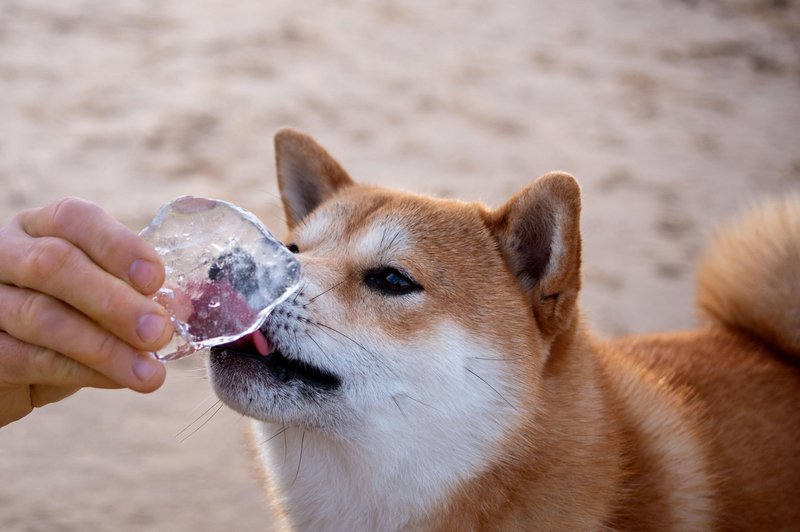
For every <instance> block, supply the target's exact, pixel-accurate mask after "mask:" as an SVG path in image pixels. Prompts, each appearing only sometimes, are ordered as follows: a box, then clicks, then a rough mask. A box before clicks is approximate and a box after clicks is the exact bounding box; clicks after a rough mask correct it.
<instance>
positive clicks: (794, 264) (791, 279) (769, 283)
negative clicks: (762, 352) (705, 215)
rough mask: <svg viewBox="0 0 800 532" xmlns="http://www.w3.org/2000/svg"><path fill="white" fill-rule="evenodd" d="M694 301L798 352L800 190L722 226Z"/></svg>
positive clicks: (702, 270)
mask: <svg viewBox="0 0 800 532" xmlns="http://www.w3.org/2000/svg"><path fill="white" fill-rule="evenodd" d="M697 303H698V305H699V306H700V308H701V309H702V310H703V311H704V312H705V313H706V314H707V315H709V316H710V317H711V318H712V319H713V320H717V321H720V322H722V323H725V324H727V325H731V326H734V327H737V328H741V329H745V330H747V331H749V332H751V333H753V334H755V335H757V336H758V337H760V338H762V339H764V340H766V341H767V342H769V343H771V344H773V345H774V346H777V347H779V348H780V349H782V350H784V351H786V352H788V353H792V354H795V355H800V193H795V194H792V195H790V196H788V197H786V198H784V199H781V200H777V201H773V202H770V203H767V204H765V205H763V206H761V207H760V208H758V209H756V210H754V211H753V212H751V213H749V214H748V215H746V216H745V217H743V218H742V219H740V220H737V221H735V222H733V223H731V224H729V225H727V226H724V227H722V228H721V230H720V231H719V232H718V234H717V236H716V238H715V239H714V241H713V243H712V245H711V247H710V249H709V251H708V253H707V254H706V256H705V258H704V259H703V261H702V262H701V264H700V269H699V272H698V293H697Z"/></svg>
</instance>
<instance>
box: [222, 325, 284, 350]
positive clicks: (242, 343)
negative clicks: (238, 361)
mask: <svg viewBox="0 0 800 532" xmlns="http://www.w3.org/2000/svg"><path fill="white" fill-rule="evenodd" d="M229 345H230V346H231V347H233V348H235V349H239V350H241V351H250V350H252V349H255V350H256V352H257V353H258V354H259V355H261V356H267V355H269V354H271V353H272V352H274V351H275V346H274V345H272V344H271V343H270V342H269V340H268V339H267V337H266V336H264V333H263V332H261V330H259V329H256V331H255V332H253V333H250V334H249V335H247V336H244V337H242V338H239V339H238V340H235V341H233V342H231V343H230V344H229Z"/></svg>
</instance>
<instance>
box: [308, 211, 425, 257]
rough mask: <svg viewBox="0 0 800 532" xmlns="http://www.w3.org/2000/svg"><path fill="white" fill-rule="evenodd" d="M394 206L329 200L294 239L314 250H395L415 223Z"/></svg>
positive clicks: (312, 215)
mask: <svg viewBox="0 0 800 532" xmlns="http://www.w3.org/2000/svg"><path fill="white" fill-rule="evenodd" d="M394 207H397V205H393V204H392V202H390V201H360V202H358V201H348V200H339V201H333V202H330V203H328V204H325V205H323V206H322V207H321V208H319V209H317V210H316V211H314V212H313V213H312V214H311V215H310V216H308V217H307V218H306V219H305V220H304V221H303V223H302V224H301V225H300V226H299V227H298V228H297V236H298V238H299V239H302V241H303V242H304V243H305V244H306V245H308V246H312V247H314V248H315V249H326V248H337V247H341V246H342V245H345V246H346V247H347V248H348V249H349V250H350V252H353V251H354V250H355V251H357V252H360V253H363V254H365V255H369V256H375V255H380V254H384V253H386V252H388V251H391V250H398V249H401V248H402V247H403V246H405V245H406V244H407V243H408V241H409V229H408V228H409V225H410V224H415V223H416V224H418V223H419V220H411V219H410V218H409V217H408V215H407V213H404V212H403V209H397V208H394Z"/></svg>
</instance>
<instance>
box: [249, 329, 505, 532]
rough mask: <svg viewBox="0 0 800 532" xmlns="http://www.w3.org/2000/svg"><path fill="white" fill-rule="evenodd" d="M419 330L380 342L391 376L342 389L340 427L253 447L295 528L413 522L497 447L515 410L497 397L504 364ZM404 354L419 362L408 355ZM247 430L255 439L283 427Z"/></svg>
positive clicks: (389, 526) (471, 343)
mask: <svg viewBox="0 0 800 532" xmlns="http://www.w3.org/2000/svg"><path fill="white" fill-rule="evenodd" d="M420 336H424V337H425V338H426V339H424V340H420V339H417V340H415V341H414V342H409V343H405V344H402V345H399V344H394V345H384V346H382V348H381V349H380V356H381V358H382V359H383V360H384V362H386V363H387V364H390V366H391V368H392V371H393V372H396V375H397V377H398V378H391V377H390V375H384V376H382V377H381V378H380V379H379V381H378V382H374V383H369V384H370V386H369V387H368V388H361V389H359V388H348V392H347V397H346V398H345V402H347V403H349V404H350V405H353V407H354V411H355V414H356V419H354V420H352V422H350V423H347V426H345V427H344V428H342V427H339V429H338V430H337V431H336V433H335V434H332V433H327V432H324V431H315V430H308V429H303V428H300V427H298V428H291V429H289V430H288V431H287V433H286V438H285V439H284V437H283V435H280V436H277V437H275V438H273V439H272V440H270V441H269V442H268V443H267V444H265V445H264V446H262V448H261V458H262V460H263V461H264V464H265V466H266V469H267V471H268V472H269V475H270V480H271V481H272V482H274V483H276V485H277V486H278V487H279V488H280V489H279V490H278V491H279V492H281V493H282V495H283V505H284V508H285V509H286V510H288V513H289V515H291V516H292V517H293V525H294V526H295V527H297V528H298V529H300V530H399V529H403V528H405V527H411V528H413V527H414V522H415V520H417V519H420V518H422V517H423V516H425V514H426V512H428V511H430V510H431V508H432V507H434V506H435V505H436V504H437V503H440V502H441V501H442V500H443V498H444V497H445V496H446V495H447V494H448V493H449V492H450V491H451V490H453V489H454V488H455V487H456V486H457V485H458V482H459V481H460V480H464V479H467V478H469V477H470V476H472V475H475V474H477V473H478V472H479V471H480V469H481V467H482V466H484V465H485V464H487V463H489V462H490V461H491V459H492V458H493V457H494V456H496V455H497V454H498V453H499V452H500V449H499V447H498V444H499V442H500V440H501V439H502V438H503V437H504V435H506V434H507V433H508V431H509V430H512V428H513V427H514V426H515V424H516V422H517V421H518V420H519V414H520V412H518V411H517V410H515V409H514V408H513V407H512V406H510V405H509V404H508V403H506V400H508V401H509V402H510V403H512V404H514V403H515V399H514V398H515V397H517V396H518V391H517V389H515V384H514V383H513V382H509V380H508V379H507V378H503V377H502V375H503V374H504V373H506V372H505V371H503V365H504V364H506V363H505V362H503V361H497V360H476V359H475V358H474V356H475V354H476V353H481V357H484V358H486V357H491V356H492V355H491V349H490V348H489V346H488V345H486V344H485V343H483V342H481V341H480V340H479V339H476V338H471V337H470V335H468V334H467V333H466V332H465V331H463V330H460V329H459V328H458V327H457V325H456V324H454V323H447V324H443V325H442V326H441V327H440V328H439V329H438V330H437V331H435V332H433V334H429V335H420ZM413 353H417V354H418V356H420V357H424V358H425V361H424V363H420V361H419V360H416V361H414V360H411V359H412V358H413V356H411V355H412V354H413ZM487 353H488V355H487ZM343 355H344V356H343V357H342V358H349V355H350V353H344V354H343ZM497 356H498V357H499V356H500V355H497ZM356 358H358V357H356ZM343 365H344V364H343ZM458 368H461V370H459V369H458ZM466 368H469V369H470V370H472V371H473V372H474V373H476V374H478V375H480V376H481V377H482V378H483V379H485V380H486V381H487V382H488V383H490V384H491V386H492V387H494V388H495V389H494V390H493V389H492V388H491V387H489V385H487V384H486V383H484V382H483V381H481V380H480V379H479V378H478V377H476V376H475V375H474V374H472V373H470V372H469V371H467V370H466ZM343 376H344V379H345V380H346V379H347V378H348V373H347V372H345V373H343ZM499 394H502V396H503V397H505V399H503V397H501V396H500V395H499ZM256 428H257V431H258V433H259V436H260V437H261V439H262V441H263V440H266V439H267V438H269V437H270V436H272V435H274V434H276V433H277V432H279V431H280V430H282V425H281V424H280V423H277V424H276V423H257V424H256ZM301 447H302V461H301V457H300V454H301Z"/></svg>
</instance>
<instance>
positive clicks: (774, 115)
mask: <svg viewBox="0 0 800 532" xmlns="http://www.w3.org/2000/svg"><path fill="white" fill-rule="evenodd" d="M799 4H800V3H799V2H797V1H795V0H724V1H723V0H719V1H715V0H682V1H680V0H653V1H650V2H636V1H633V0H630V1H625V0H598V1H595V2H548V1H542V0H510V1H504V2H489V1H485V0H484V1H480V0H458V1H456V0H426V1H421V0H414V1H405V2H400V1H389V0H340V1H337V2H327V1H320V0H309V1H305V2H288V1H286V0H283V1H279V0H272V1H264V0H258V1H256V0H253V1H245V0H235V1H234V0H225V1H223V0H206V1H200V0H195V1H189V0H174V1H169V2H164V1H156V0H150V1H147V0H117V1H115V2H105V1H99V0H95V1H82V0H70V1H65V2H52V1H45V0H0V186H1V187H2V191H3V192H2V194H0V223H2V224H5V223H6V222H7V221H8V220H9V219H10V218H11V217H12V216H13V214H14V213H16V212H17V211H19V210H20V209H23V208H27V207H32V206H40V205H43V204H45V203H47V202H49V201H51V200H53V199H56V198H58V197H61V196H64V195H76V196H81V197H84V198H87V199H90V200H92V201H95V202H97V203H99V204H100V205H101V206H103V207H104V208H105V209H106V210H108V211H109V212H111V213H112V214H113V215H115V216H116V217H118V218H119V219H121V220H122V221H123V222H124V223H126V224H127V225H128V226H130V227H131V228H134V229H136V230H138V229H140V228H141V227H143V226H144V225H146V224H147V223H148V222H149V220H150V219H151V218H152V216H153V214H154V213H155V211H156V209H157V208H158V206H159V205H161V204H162V203H164V202H166V201H168V200H170V199H172V198H174V197H176V196H179V195H182V194H193V195H206V196H212V197H218V198H222V199H226V200H229V201H232V202H234V203H237V204H239V205H241V206H243V207H245V208H247V209H249V210H252V211H254V212H255V213H257V214H258V215H260V216H261V217H262V219H263V220H264V221H265V223H267V225H268V226H269V227H270V228H271V229H272V230H273V231H274V232H275V233H276V234H278V235H280V234H281V233H282V232H283V231H284V225H283V216H282V212H281V207H280V202H279V199H278V197H277V189H276V186H275V174H274V162H273V157H274V153H273V148H272V135H273V133H274V131H275V130H276V129H277V128H279V127H281V126H284V125H292V126H295V127H299V128H301V129H304V130H306V131H307V132H309V133H311V134H312V135H314V136H315V137H316V138H317V139H318V140H319V141H320V142H321V143H322V144H323V145H324V146H326V147H327V148H328V149H329V151H330V152H331V153H332V154H333V155H334V156H336V157H337V158H338V159H339V160H340V162H342V164H343V165H344V166H345V167H346V168H347V169H348V170H349V171H350V172H351V174H352V175H353V176H354V177H355V178H356V179H357V180H361V181H366V182H371V183H374V184H379V185H384V186H389V187H394V188H402V189H407V190H413V191H417V192H423V193H427V194H431V195H435V196H441V197H458V198H462V199H465V200H476V201H482V202H485V203H487V204H489V205H491V206H498V205H499V204H500V203H502V202H503V201H504V200H505V199H507V198H508V197H509V196H510V195H512V194H513V193H514V192H516V191H517V190H519V189H520V188H522V187H523V186H525V185H526V184H527V183H529V182H530V181H531V180H532V179H534V178H535V177H536V176H537V175H539V174H541V173H544V172H546V171H549V170H554V169H561V170H566V171H569V172H571V173H573V174H575V175H576V176H577V177H578V178H579V180H580V181H581V184H582V186H583V194H584V213H583V220H582V221H583V227H584V245H585V270H584V273H585V290H584V295H583V307H584V310H585V312H586V314H587V316H588V318H589V320H590V321H591V322H592V323H593V324H594V325H595V328H596V329H597V330H598V331H599V332H600V333H601V334H604V335H607V336H611V335H619V334H627V333H632V332H646V331H655V330H661V329H668V328H686V327H690V326H692V324H693V323H695V313H694V310H693V306H692V297H693V282H694V279H693V268H694V262H695V260H696V259H697V257H698V256H699V254H700V253H701V252H702V249H703V245H704V242H705V241H706V239H707V237H708V235H709V233H710V231H711V229H712V228H713V227H714V225H715V224H716V223H718V222H719V221H720V220H722V219H725V218H726V217H730V216H731V215H734V214H735V213H737V212H739V211H741V210H742V209H743V208H745V207H746V206H747V205H749V204H751V203H752V202H754V201H757V200H758V199H759V198H762V197H766V196H771V195H776V194H780V193H782V192H785V191H787V190H790V189H795V190H797V189H798V188H800V5H799ZM192 358H195V359H196V360H191V359H190V360H188V361H179V362H176V363H171V364H170V366H169V377H168V381H167V384H166V385H165V387H164V388H163V389H162V390H160V391H158V392H156V393H154V394H152V395H149V396H141V395H137V394H134V393H130V392H120V391H118V392H108V391H93V390H89V391H84V392H81V393H79V394H78V395H76V396H74V397H72V398H70V399H68V400H66V401H64V402H62V403H59V404H57V405H53V406H50V407H48V408H45V409H43V410H41V411H37V412H35V413H34V414H33V415H31V416H28V418H26V419H24V420H22V421H19V422H17V423H14V424H12V425H10V426H8V427H6V428H4V429H2V430H1V431H0V479H2V482H1V483H0V530H4V531H17V530H20V531H39V530H41V531H54V530H65V531H73V530H75V531H78V530H80V531H86V530H92V531H94V530H100V531H103V530H115V531H119V530H159V531H183V530H198V531H214V530H228V529H232V530H258V529H264V530H269V529H270V528H271V526H270V523H271V518H270V515H269V512H268V510H267V507H266V504H265V503H264V500H263V497H262V495H261V492H260V490H259V486H258V481H257V475H256V474H255V473H254V471H253V468H252V467H251V465H250V458H249V454H248V451H247V449H246V446H245V444H244V439H243V437H242V433H243V432H244V430H245V428H246V426H247V423H246V421H245V420H243V419H240V418H239V416H238V415H235V414H233V413H231V412H229V411H227V409H224V408H223V409H221V410H217V409H218V406H217V405H216V403H215V401H216V400H215V399H214V398H212V397H211V390H210V387H209V385H208V382H207V381H206V380H205V379H204V378H203V369H202V364H203V361H202V360H201V357H192ZM215 412H216V414H215Z"/></svg>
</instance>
